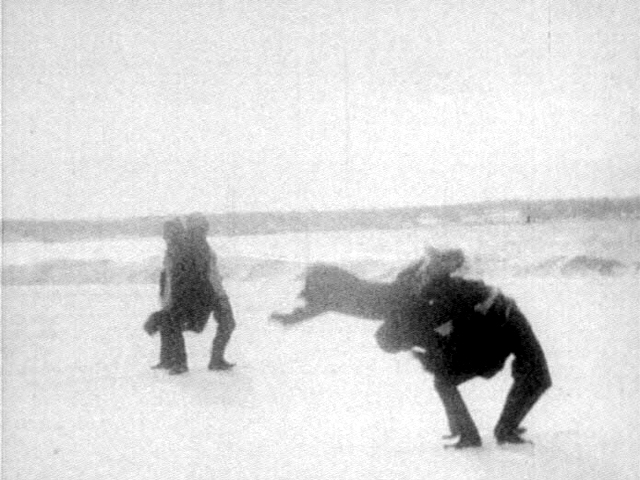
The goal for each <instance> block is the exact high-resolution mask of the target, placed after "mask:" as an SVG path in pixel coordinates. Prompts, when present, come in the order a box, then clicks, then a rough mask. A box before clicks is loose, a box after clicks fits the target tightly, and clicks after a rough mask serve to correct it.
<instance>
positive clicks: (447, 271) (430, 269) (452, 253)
mask: <svg viewBox="0 0 640 480" xmlns="http://www.w3.org/2000/svg"><path fill="white" fill-rule="evenodd" d="M427 257H428V262H426V263H425V265H424V273H426V274H427V275H435V276H440V275H451V274H452V273H454V272H455V271H457V270H459V269H460V268H462V267H463V266H464V264H465V262H466V258H465V256H464V252H463V251H462V250H461V249H459V248H451V249H447V250H438V249H437V248H433V247H429V248H428V249H427Z"/></svg>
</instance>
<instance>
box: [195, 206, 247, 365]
mask: <svg viewBox="0 0 640 480" xmlns="http://www.w3.org/2000/svg"><path fill="white" fill-rule="evenodd" d="M186 225H187V250H188V251H189V252H190V253H191V265H190V271H191V272H192V274H193V275H194V279H193V281H192V283H194V284H195V285H197V286H198V288H195V289H193V290H192V291H191V295H192V296H191V298H190V300H191V305H195V312H194V314H193V315H191V316H190V317H189V318H190V319H191V320H192V322H193V323H192V324H190V325H189V328H190V329H193V330H195V331H198V329H200V330H201V329H202V328H204V325H205V324H206V321H207V318H208V317H209V315H210V314H211V313H212V312H213V316H214V318H215V320H216V322H217V324H218V326H217V330H216V335H215V337H214V339H213V343H212V346H211V359H210V360H209V370H229V369H230V368H232V367H233V364H232V363H229V362H227V361H226V360H225V358H224V354H225V350H226V348H227V344H228V343H229V340H230V339H231V334H232V333H233V331H234V330H235V328H236V322H235V319H234V316H233V310H232V309H231V302H230V301H229V296H228V295H227V292H226V291H225V289H224V287H223V286H222V277H221V276H220V272H219V271H218V264H217V258H216V254H215V253H214V252H213V250H212V249H211V247H210V246H209V243H208V242H207V233H208V231H209V222H208V221H207V219H206V218H205V217H204V215H202V214H200V213H194V214H191V215H189V216H188V217H187V219H186Z"/></svg>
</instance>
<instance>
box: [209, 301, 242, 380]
mask: <svg viewBox="0 0 640 480" xmlns="http://www.w3.org/2000/svg"><path fill="white" fill-rule="evenodd" d="M213 314H214V317H215V319H216V321H217V323H218V327H217V330H216V336H215V337H214V339H213V344H212V345H211V360H210V361H209V370H228V369H230V368H232V367H233V366H234V364H232V363H229V362H227V361H226V360H225V358H224V353H225V350H226V348H227V344H228V343H229V340H230V339H231V334H232V333H233V331H234V329H235V328H236V322H235V319H234V317H233V310H232V309H231V303H230V302H229V299H228V298H227V297H222V298H220V299H219V300H218V302H216V305H215V307H214V310H213Z"/></svg>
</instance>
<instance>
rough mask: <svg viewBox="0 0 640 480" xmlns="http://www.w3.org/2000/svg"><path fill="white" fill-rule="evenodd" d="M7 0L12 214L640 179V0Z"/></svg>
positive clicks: (379, 201) (585, 192)
mask: <svg viewBox="0 0 640 480" xmlns="http://www.w3.org/2000/svg"><path fill="white" fill-rule="evenodd" d="M3 7H4V12H3V24H4V25H3V31H4V33H3V35H4V39H3V40H4V41H3V58H4V80H3V91H4V93H3V101H4V106H3V109H4V111H3V123H4V127H3V128H4V131H3V150H4V151H3V187H4V188H3V190H4V191H3V210H4V212H3V213H4V216H5V217H8V218H25V217H30V218H78V217H89V218H91V217H122V216H139V215H148V214H165V213H179V212H187V211H192V210H202V211H205V212H216V211H230V210H308V209H333V208H350V207H363V208H364V207H373V206H401V205H419V204H442V203H458V202H467V201H477V200H487V199H502V198H526V199H537V198H557V197H576V196H577V197H581V196H604V195H608V196H625V195H638V194H640V155H639V154H640V148H639V131H640V121H639V114H638V106H639V101H638V80H639V75H638V73H639V68H640V67H639V65H640V61H639V53H638V52H639V50H638V47H639V42H638V39H639V35H638V25H639V24H640V15H639V13H638V9H639V7H638V2H637V1H635V0H621V1H615V0H602V1H596V0H579V1H578V0H548V1H547V0H544V1H542V0H527V1H525V0H501V1H496V0H487V1H484V2H478V1H477V0H455V1H454V0H448V1H446V2H444V1H429V2H425V1H424V0H406V1H391V0H388V1H371V0H355V1H354V0H349V1H346V0H345V1H343V2H340V1H327V0H313V1H311V0H304V1H280V2H277V3H276V2H262V1H257V0H256V1H239V0H227V1H224V0H223V1H220V0H218V1H216V0H206V1H205V0H191V1H189V0H156V1H151V0H120V1H117V0H114V1H109V2H105V1H99V0H29V1H28V2H27V1H24V0H4V2H3ZM549 26H550V29H549Z"/></svg>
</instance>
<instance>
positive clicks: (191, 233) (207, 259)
mask: <svg viewBox="0 0 640 480" xmlns="http://www.w3.org/2000/svg"><path fill="white" fill-rule="evenodd" d="M186 226H187V228H186V230H185V229H184V228H183V227H182V223H181V222H180V220H179V219H177V218H176V219H174V220H170V221H168V222H166V223H165V228H164V238H165V240H166V242H167V252H166V254H165V259H164V262H163V270H162V273H161V275H160V299H161V304H162V309H161V310H160V311H158V312H154V313H153V314H151V316H150V317H149V319H148V320H147V322H146V323H145V325H144V329H145V331H146V332H147V333H148V334H149V335H153V334H154V333H155V332H156V331H160V363H158V365H156V366H155V367H154V368H164V369H167V370H169V373H170V374H174V375H175V374H180V373H184V372H186V371H187V370H188V366H187V355H186V349H185V343H184V336H183V332H184V331H193V332H196V333H200V332H202V331H203V330H204V328H205V327H206V325H207V321H208V319H209V316H210V315H211V313H212V312H213V314H214V317H215V319H216V321H217V323H218V328H217V331H216V335H215V338H214V340H213V345H212V349H211V359H210V361H209V369H210V370H228V369H230V368H232V367H233V364H231V363H229V362H227V361H226V360H225V359H224V353H225V349H226V346H227V344H228V342H229V339H230V338H231V333H232V332H233V330H234V329H235V320H234V317H233V311H232V309H231V304H230V302H229V297H228V295H227V293H226V292H225V290H224V288H223V286H222V279H221V277H220V273H219V272H218V268H217V262H216V256H215V254H214V253H213V251H212V250H211V248H210V246H209V244H208V243H207V240H206V234H207V231H208V227H209V225H208V222H207V220H206V218H205V217H204V216H203V215H200V214H192V215H190V216H188V217H187V219H186Z"/></svg>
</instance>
